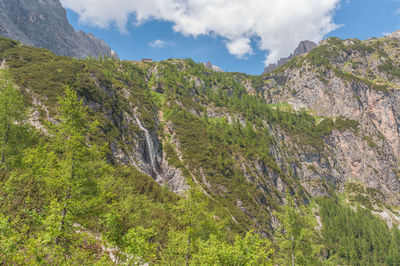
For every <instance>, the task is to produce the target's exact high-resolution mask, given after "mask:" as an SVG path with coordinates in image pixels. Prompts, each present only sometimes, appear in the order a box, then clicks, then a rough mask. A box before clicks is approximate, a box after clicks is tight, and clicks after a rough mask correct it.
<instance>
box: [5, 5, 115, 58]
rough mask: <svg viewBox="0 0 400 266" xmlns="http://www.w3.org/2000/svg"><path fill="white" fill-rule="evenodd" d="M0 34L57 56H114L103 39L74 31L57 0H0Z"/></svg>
mask: <svg viewBox="0 0 400 266" xmlns="http://www.w3.org/2000/svg"><path fill="white" fill-rule="evenodd" d="M0 36H4V37H8V38H12V39H15V40H18V41H21V42H22V43H24V44H27V45H31V46H36V47H42V48H47V49H49V50H51V51H53V52H55V53H56V54H58V55H65V56H71V57H77V58H85V57H87V56H89V55H92V56H95V57H98V56H99V55H106V56H115V54H114V52H113V51H112V50H111V49H110V48H109V47H108V46H107V44H106V43H105V42H104V41H103V40H99V39H97V38H96V37H94V36H93V35H92V34H86V33H84V32H82V31H75V30H74V29H73V28H72V26H71V25H70V24H69V22H68V19H67V16H66V11H65V9H64V8H63V7H62V5H61V3H60V1H59V0H0Z"/></svg>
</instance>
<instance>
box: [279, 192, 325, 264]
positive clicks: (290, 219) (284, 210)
mask: <svg viewBox="0 0 400 266" xmlns="http://www.w3.org/2000/svg"><path fill="white" fill-rule="evenodd" d="M277 216H278V219H279V222H280V224H281V226H280V228H279V229H278V231H277V234H276V240H277V242H278V246H279V254H280V255H282V256H283V259H284V261H285V264H287V265H292V266H294V265H317V264H318V263H319V260H318V253H319V251H320V246H319V245H317V244H316V243H318V241H317V234H316V232H315V229H314V228H315V221H314V219H313V217H312V214H311V209H310V207H306V206H304V205H300V206H299V207H297V206H296V204H295V201H294V197H292V196H290V195H289V194H287V196H286V204H285V205H283V206H282V207H281V210H280V211H279V212H278V213H277Z"/></svg>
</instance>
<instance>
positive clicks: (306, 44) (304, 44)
mask: <svg viewBox="0 0 400 266" xmlns="http://www.w3.org/2000/svg"><path fill="white" fill-rule="evenodd" d="M316 46H317V44H316V43H314V42H312V41H301V42H300V43H299V46H297V48H296V49H295V50H294V51H293V53H292V54H291V55H289V56H288V57H284V58H281V59H279V60H278V62H277V63H275V64H270V65H268V66H266V67H265V69H264V74H267V73H270V72H272V71H274V70H275V69H277V68H278V67H280V66H282V65H284V64H286V63H287V62H289V61H290V59H293V58H294V57H296V56H299V55H302V54H306V53H308V52H310V51H311V50H312V49H314V48H315V47H316Z"/></svg>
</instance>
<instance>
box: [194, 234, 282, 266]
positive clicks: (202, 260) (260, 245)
mask: <svg viewBox="0 0 400 266" xmlns="http://www.w3.org/2000/svg"><path fill="white" fill-rule="evenodd" d="M197 246H198V249H199V252H198V253H197V254H195V255H194V256H193V261H192V263H191V264H193V265H273V261H272V259H271V255H272V254H273V252H274V250H273V249H271V248H270V247H271V243H270V242H269V241H268V240H267V239H264V238H262V237H260V236H258V235H256V234H254V232H252V231H249V232H248V233H247V234H246V236H245V237H244V238H241V237H239V236H237V237H236V238H235V242H234V244H233V245H229V244H226V243H223V242H220V241H218V240H217V238H216V237H215V236H213V235H212V236H211V237H210V238H209V239H208V240H207V241H202V240H200V241H198V242H197Z"/></svg>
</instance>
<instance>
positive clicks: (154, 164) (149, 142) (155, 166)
mask: <svg viewBox="0 0 400 266" xmlns="http://www.w3.org/2000/svg"><path fill="white" fill-rule="evenodd" d="M133 115H134V116H135V119H136V122H137V123H138V125H139V128H140V130H142V131H143V132H144V136H145V140H146V145H147V151H148V153H149V159H150V165H151V168H152V169H153V172H154V173H155V174H156V175H157V178H158V177H159V176H160V173H159V172H158V163H157V157H156V153H155V151H154V145H153V140H152V139H151V136H150V133H149V131H148V130H147V129H146V128H145V127H144V126H143V124H142V122H140V120H139V118H138V117H137V116H136V114H133Z"/></svg>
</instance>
